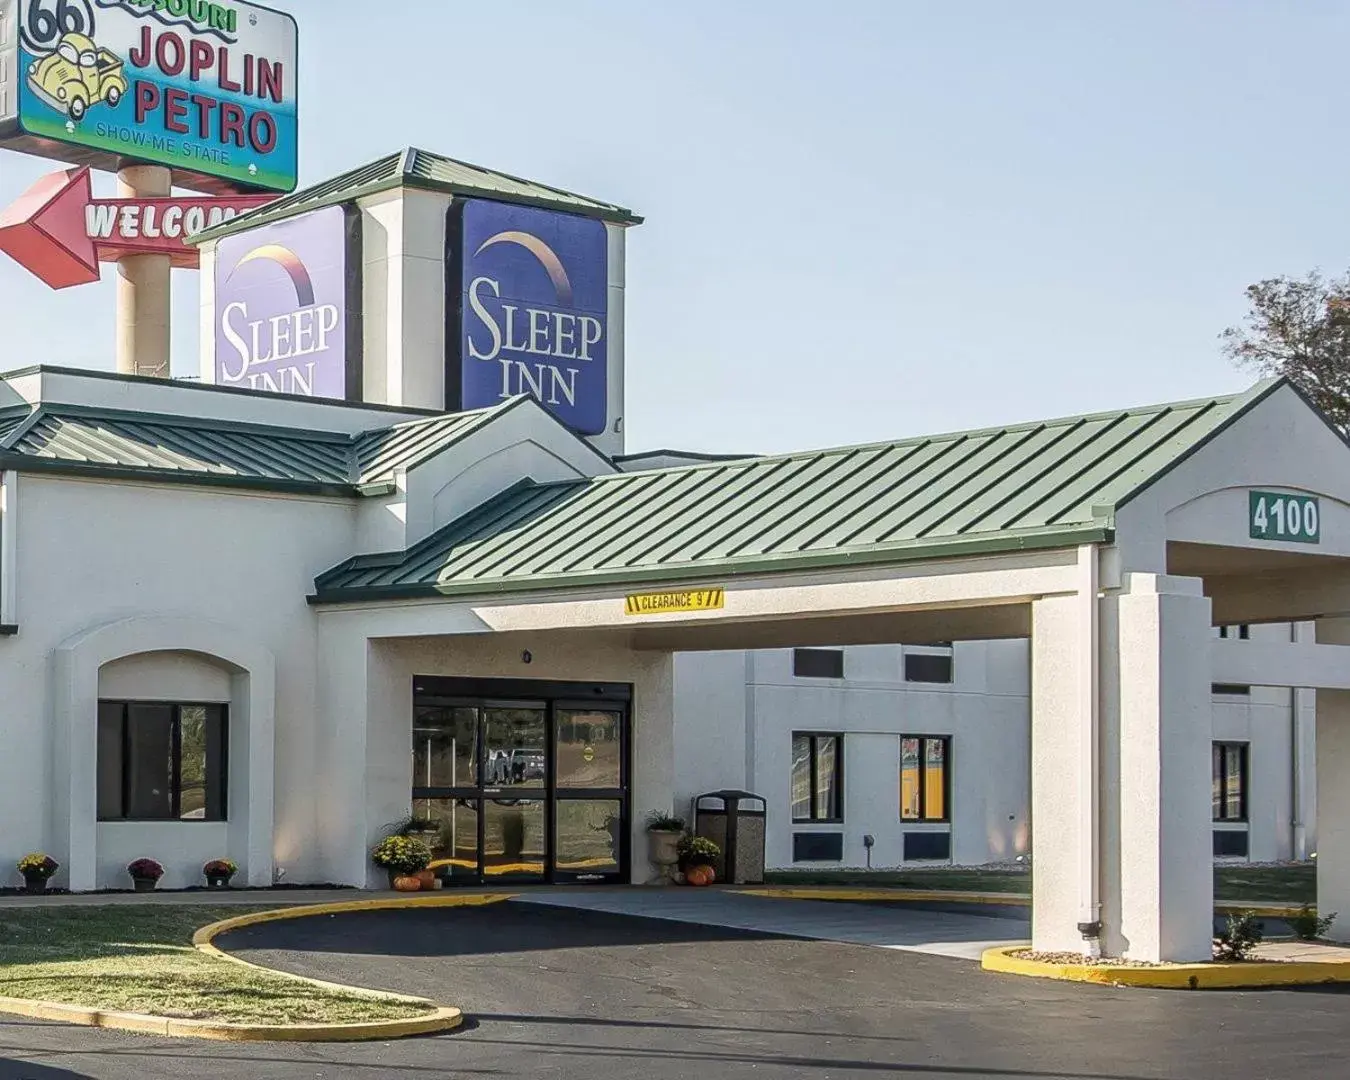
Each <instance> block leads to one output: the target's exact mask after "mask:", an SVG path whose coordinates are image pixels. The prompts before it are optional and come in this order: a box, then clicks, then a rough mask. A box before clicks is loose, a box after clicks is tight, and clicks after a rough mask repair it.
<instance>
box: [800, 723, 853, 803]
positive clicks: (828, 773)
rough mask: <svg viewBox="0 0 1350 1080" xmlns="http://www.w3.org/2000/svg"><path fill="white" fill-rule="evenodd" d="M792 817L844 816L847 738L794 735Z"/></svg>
mask: <svg viewBox="0 0 1350 1080" xmlns="http://www.w3.org/2000/svg"><path fill="white" fill-rule="evenodd" d="M792 820H793V821H843V820H844V738H843V736H842V735H802V734H794V735H793V736H792Z"/></svg>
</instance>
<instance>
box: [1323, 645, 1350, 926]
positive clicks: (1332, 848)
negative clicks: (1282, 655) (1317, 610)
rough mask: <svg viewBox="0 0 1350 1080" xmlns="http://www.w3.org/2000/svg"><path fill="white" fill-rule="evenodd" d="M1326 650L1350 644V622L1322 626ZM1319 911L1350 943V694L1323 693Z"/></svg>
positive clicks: (1340, 691)
mask: <svg viewBox="0 0 1350 1080" xmlns="http://www.w3.org/2000/svg"><path fill="white" fill-rule="evenodd" d="M1317 641H1318V643H1319V644H1322V645H1347V644H1350V619H1324V620H1321V621H1320V622H1318V624H1317ZM1316 708H1317V910H1318V911H1319V912H1321V913H1323V914H1326V915H1330V914H1333V913H1335V915H1336V921H1335V922H1334V923H1332V924H1331V929H1330V930H1329V931H1328V932H1327V936H1328V937H1330V938H1331V939H1332V940H1333V941H1350V829H1343V828H1341V827H1340V826H1341V825H1342V824H1343V823H1344V822H1346V821H1350V690H1318V691H1317V693H1316Z"/></svg>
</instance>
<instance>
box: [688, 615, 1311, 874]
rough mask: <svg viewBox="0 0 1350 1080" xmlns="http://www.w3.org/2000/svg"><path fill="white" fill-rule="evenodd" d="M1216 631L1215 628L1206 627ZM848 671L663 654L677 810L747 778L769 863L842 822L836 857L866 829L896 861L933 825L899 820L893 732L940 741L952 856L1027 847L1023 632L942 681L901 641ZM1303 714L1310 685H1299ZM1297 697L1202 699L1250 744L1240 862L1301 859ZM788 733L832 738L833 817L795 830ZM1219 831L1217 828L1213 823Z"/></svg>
mask: <svg viewBox="0 0 1350 1080" xmlns="http://www.w3.org/2000/svg"><path fill="white" fill-rule="evenodd" d="M1216 633H1217V631H1216ZM1250 633H1251V640H1252V641H1258V642H1259V641H1265V640H1272V641H1275V640H1280V641H1287V640H1289V639H1290V633H1291V628H1290V627H1289V626H1288V625H1287V624H1280V625H1271V626H1254V627H1252V628H1251V631H1250ZM844 654H845V668H844V674H845V678H844V679H842V680H833V679H798V678H795V677H794V676H793V675H792V651H791V650H787V649H785V650H766V651H762V652H742V651H737V652H716V653H680V654H677V656H676V658H675V687H676V692H675V712H676V717H677V723H676V730H675V751H676V767H675V788H676V806H677V808H678V809H679V810H680V812H681V813H688V811H689V807H690V801H691V799H692V798H693V796H695V795H697V794H699V793H701V792H704V791H713V790H717V789H719V788H724V787H730V788H745V789H748V790H751V791H754V792H756V793H758V794H761V795H764V796H765V797H766V798H767V799H768V800H769V807H768V809H769V824H768V859H769V865H770V866H771V867H775V868H791V867H793V866H794V865H796V866H811V865H819V864H794V863H793V861H792V833H793V832H794V831H796V830H806V831H809V830H812V829H815V830H817V831H822V832H839V831H842V832H843V833H844V837H845V844H844V859H843V862H842V863H840V864H833V863H831V864H828V865H840V866H844V867H853V866H864V865H866V850H865V848H864V847H863V845H862V837H863V835H864V834H871V835H872V836H874V837H875V838H876V846H875V847H874V848H873V851H872V865H873V866H874V867H886V866H898V865H901V862H902V858H901V853H902V845H903V842H904V841H903V834H904V831H905V829H906V828H909V829H919V828H923V829H932V828H939V829H941V828H945V826H917V825H915V824H913V823H911V824H909V825H908V826H905V825H902V823H901V822H900V820H899V808H898V792H897V777H898V772H899V743H898V738H897V736H899V735H901V734H906V735H908V734H917V735H925V734H933V735H950V736H951V737H952V740H953V742H952V769H953V774H952V777H953V778H952V815H953V820H952V824H951V833H952V862H953V863H954V864H956V865H979V864H984V863H996V862H1004V861H1008V860H1011V859H1013V858H1015V857H1016V856H1017V855H1020V854H1023V853H1025V852H1027V851H1029V850H1030V849H1031V821H1030V785H1031V772H1030V769H1031V766H1030V737H1031V735H1030V719H1029V708H1030V706H1029V696H1028V688H1029V670H1028V645H1027V642H1026V641H997V642H964V643H958V644H957V646H956V648H955V657H954V664H953V674H954V677H955V680H956V681H955V683H954V684H952V685H951V686H943V685H936V686H935V685H929V684H923V683H906V682H905V681H904V677H903V649H902V648H901V647H900V646H895V645H877V646H850V647H848V648H846V649H844ZM1302 694H1303V697H1304V698H1305V699H1306V701H1305V704H1304V711H1305V713H1307V712H1310V711H1311V708H1312V699H1313V694H1312V692H1311V691H1304V692H1302ZM1292 697H1293V692H1292V691H1289V690H1284V689H1278V688H1271V687H1260V686H1257V687H1253V688H1252V690H1251V693H1250V695H1246V696H1241V697H1239V696H1235V695H1219V696H1216V697H1215V698H1214V699H1213V717H1214V720H1213V724H1214V731H1213V738H1214V739H1215V740H1231V741H1236V742H1246V743H1249V744H1250V751H1249V769H1250V777H1249V779H1250V791H1249V794H1248V800H1249V818H1250V820H1249V823H1248V824H1247V825H1244V826H1239V827H1238V828H1240V829H1241V830H1242V831H1246V832H1248V833H1249V844H1250V854H1249V856H1248V859H1249V861H1252V862H1277V861H1284V860H1288V859H1293V858H1297V857H1299V853H1298V851H1297V849H1296V847H1295V844H1294V829H1293V816H1292V815H1293V807H1294V799H1293V746H1294V731H1293V709H1292ZM794 731H822V732H834V731H838V732H841V733H844V734H845V736H846V737H845V740H844V748H845V749H844V753H845V761H844V776H845V780H844V792H845V807H844V818H845V819H844V824H843V825H842V826H840V825H820V826H811V825H797V826H794V825H792V824H791V820H790V807H789V794H788V791H789V780H790V771H791V737H792V732H794ZM1300 738H1301V739H1302V741H1303V743H1304V746H1303V751H1302V753H1303V763H1304V764H1303V770H1302V775H1301V778H1300V784H1301V789H1302V793H1303V799H1304V803H1305V807H1306V812H1305V820H1306V825H1307V832H1308V838H1307V847H1306V851H1307V852H1311V851H1314V850H1316V828H1315V819H1314V814H1315V787H1316V781H1315V776H1314V768H1313V740H1312V732H1311V724H1310V723H1305V724H1304V726H1303V729H1302V730H1301V731H1300ZM1222 827H1224V828H1228V827H1229V826H1222Z"/></svg>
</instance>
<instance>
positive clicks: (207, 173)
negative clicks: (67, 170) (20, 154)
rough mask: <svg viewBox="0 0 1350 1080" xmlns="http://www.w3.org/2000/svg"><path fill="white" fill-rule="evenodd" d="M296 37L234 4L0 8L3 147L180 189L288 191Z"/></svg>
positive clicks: (11, 1)
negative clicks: (161, 169)
mask: <svg viewBox="0 0 1350 1080" xmlns="http://www.w3.org/2000/svg"><path fill="white" fill-rule="evenodd" d="M297 48H298V41H297V31H296V24H295V20H294V19H293V18H291V16H289V15H286V14H283V13H282V12H279V11H273V10H271V9H270V8H264V7H259V6H258V5H256V4H248V3H236V2H232V0H222V2H216V0H0V142H3V143H5V144H6V145H9V146H10V147H12V148H13V149H16V150H24V151H27V152H29V153H34V154H39V155H41V156H43V157H54V158H56V159H58V160H61V161H67V162H70V163H71V164H75V165H89V166H92V167H94V168H98V169H106V170H109V171H113V170H116V169H117V168H118V167H119V165H120V162H121V161H122V160H124V159H125V160H130V161H139V162H144V163H148V164H152V165H164V166H168V167H169V168H171V169H173V170H174V173H175V182H176V183H177V184H179V185H180V186H182V187H190V188H197V189H200V190H205V191H212V192H217V193H222V194H224V193H229V192H233V191H277V192H286V191H291V190H293V189H294V188H295V182H296V166H297V148H298V140H297V120H296V58H297Z"/></svg>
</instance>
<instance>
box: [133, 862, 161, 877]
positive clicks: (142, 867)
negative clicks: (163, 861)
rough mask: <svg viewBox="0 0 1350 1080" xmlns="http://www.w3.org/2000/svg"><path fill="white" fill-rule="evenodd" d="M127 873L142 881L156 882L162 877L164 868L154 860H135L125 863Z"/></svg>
mask: <svg viewBox="0 0 1350 1080" xmlns="http://www.w3.org/2000/svg"><path fill="white" fill-rule="evenodd" d="M127 873H128V874H130V875H131V876H132V877H133V878H139V879H140V880H142V881H158V880H159V879H160V878H162V877H163V876H164V867H162V866H160V865H159V863H157V862H155V860H154V859H135V860H133V861H132V862H129V863H127Z"/></svg>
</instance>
